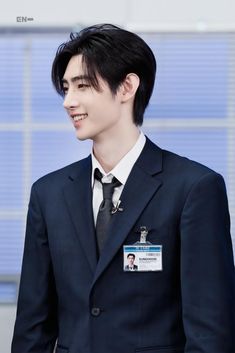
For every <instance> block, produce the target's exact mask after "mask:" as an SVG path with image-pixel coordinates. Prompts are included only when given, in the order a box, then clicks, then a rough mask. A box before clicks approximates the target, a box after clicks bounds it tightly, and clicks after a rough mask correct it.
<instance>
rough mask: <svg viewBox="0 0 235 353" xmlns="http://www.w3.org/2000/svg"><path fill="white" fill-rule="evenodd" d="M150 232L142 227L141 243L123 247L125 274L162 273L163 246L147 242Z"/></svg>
mask: <svg viewBox="0 0 235 353" xmlns="http://www.w3.org/2000/svg"><path fill="white" fill-rule="evenodd" d="M147 234H148V231H147V229H146V227H141V235H140V241H139V242H137V243H135V244H133V245H124V246H123V270H124V271H125V272H130V271H133V272H150V271H162V245H153V244H151V243H150V242H147V241H146V237H147Z"/></svg>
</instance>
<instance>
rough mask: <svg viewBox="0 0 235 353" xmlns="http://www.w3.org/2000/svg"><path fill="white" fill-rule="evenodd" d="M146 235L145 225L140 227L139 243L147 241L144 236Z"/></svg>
mask: <svg viewBox="0 0 235 353" xmlns="http://www.w3.org/2000/svg"><path fill="white" fill-rule="evenodd" d="M147 235H148V229H147V227H145V226H142V227H140V243H141V244H143V243H147V241H146V238H147Z"/></svg>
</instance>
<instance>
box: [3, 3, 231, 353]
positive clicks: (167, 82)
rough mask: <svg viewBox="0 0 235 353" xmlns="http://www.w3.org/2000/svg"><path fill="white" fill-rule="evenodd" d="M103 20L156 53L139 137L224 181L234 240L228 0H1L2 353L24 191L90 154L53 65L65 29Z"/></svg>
mask: <svg viewBox="0 0 235 353" xmlns="http://www.w3.org/2000/svg"><path fill="white" fill-rule="evenodd" d="M30 19H31V20H30ZM101 22H109V23H114V24H117V25H120V26H123V27H125V28H127V29H130V30H133V31H136V32H138V33H139V34H140V35H141V36H142V37H143V38H144V39H145V40H146V41H147V42H148V43H149V45H150V46H151V47H152V48H153V50H154V53H155V54H156V58H157V61H158V74H157V83H156V87H155V91H154V94H153V98H152V100H151V104H150V106H149V108H148V110H147V112H146V121H145V124H144V127H143V129H144V132H146V133H147V134H148V135H149V136H150V137H151V138H152V139H153V140H154V141H155V142H156V143H158V144H159V145H160V146H161V147H163V148H168V149H171V150H174V151H175V152H177V153H180V154H183V155H186V156H187V157H189V158H192V159H196V160H199V161H200V162H202V163H204V164H207V165H209V166H210V167H211V168H213V169H215V170H217V171H218V172H220V173H221V174H222V175H223V176H224V178H225V180H226V184H227V188H228V196H229V203H230V211H231V216H232V234H233V237H234V238H235V235H234V220H235V178H234V177H235V169H234V168H235V167H234V166H235V98H234V97H235V60H234V59H235V2H234V0H223V1H219V0H213V1H212V0H197V1H196V0H177V1H174V0H145V1H140V0H119V1H111V0H100V1H98V2H97V1H90V0H87V1H81V0H77V1H74V0H72V1H67V2H63V3H61V4H60V3H59V2H58V1H55V0H51V1H44V0H41V1H39V2H32V1H29V0H26V1H7V2H5V3H4V5H2V6H1V13H0V64H1V65H0V91H1V94H0V165H1V167H0V302H1V304H0V352H4V353H10V341H11V337H12V330H13V323H14V318H15V308H16V306H15V301H16V297H17V285H18V279H19V272H20V265H21V256H22V250H23V239H24V224H25V215H26V211H27V203H28V195H29V191H30V185H31V184H32V182H33V181H34V180H36V179H37V178H38V177H40V176H41V175H43V174H45V173H47V172H49V171H50V170H53V169H56V168H59V167H61V166H63V165H65V164H67V163H70V162H72V161H74V160H77V159H79V158H82V157H83V156H86V155H87V154H88V153H89V148H90V143H89V142H84V143H80V142H77V141H76V140H75V137H74V133H73V131H72V128H71V127H70V125H69V123H68V121H67V118H66V116H65V114H64V112H63V110H62V102H61V100H60V99H59V98H58V97H57V96H56V94H55V93H54V91H53V90H52V87H51V85H50V65H51V62H52V59H53V56H54V54H55V51H56V48H57V46H58V45H59V44H60V43H61V42H62V41H65V40H66V39H68V34H69V32H70V31H72V30H76V29H79V28H81V27H83V26H86V25H89V24H94V23H101ZM65 146H66V148H65ZM234 243H235V242H234Z"/></svg>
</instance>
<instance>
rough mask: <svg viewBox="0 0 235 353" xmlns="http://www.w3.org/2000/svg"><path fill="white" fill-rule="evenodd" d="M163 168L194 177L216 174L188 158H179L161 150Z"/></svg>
mask: <svg viewBox="0 0 235 353" xmlns="http://www.w3.org/2000/svg"><path fill="white" fill-rule="evenodd" d="M162 153H163V167H164V169H165V170H167V171H173V170H174V173H177V174H189V175H191V174H193V175H195V176H198V177H200V176H203V175H205V174H218V173H217V172H216V171H214V170H213V169H211V168H209V167H208V166H206V165H204V164H202V163H200V162H197V161H195V160H191V159H189V158H188V157H185V156H181V155H179V154H176V153H174V152H171V151H167V150H162Z"/></svg>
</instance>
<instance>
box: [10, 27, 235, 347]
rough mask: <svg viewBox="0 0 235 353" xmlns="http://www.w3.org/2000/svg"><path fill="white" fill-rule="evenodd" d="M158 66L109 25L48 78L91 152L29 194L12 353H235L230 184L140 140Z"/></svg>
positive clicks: (83, 39)
mask: <svg viewBox="0 0 235 353" xmlns="http://www.w3.org/2000/svg"><path fill="white" fill-rule="evenodd" d="M155 71H156V63H155V59H154V56H153V53H152V51H151V50H150V48H149V47H148V46H147V44H146V43H145V42H144V41H143V40H142V39H141V38H139V37H138V36H136V35H135V34H133V33H130V32H128V31H125V30H123V29H120V28H118V27H115V26H112V25H100V26H93V27H90V28H87V29H85V30H83V31H81V32H80V33H79V34H77V35H72V36H71V40H70V41H69V42H67V43H65V44H63V45H61V46H60V47H59V49H58V52H57V54H56V57H55V60H54V63H53V68H52V80H53V83H54V86H55V88H56V90H57V91H58V92H59V93H60V94H61V95H63V96H64V107H65V109H66V110H67V112H68V115H69V118H70V120H71V122H72V124H73V125H74V128H75V130H76V135H77V137H78V139H80V140H85V139H91V140H92V141H93V149H92V151H91V156H89V157H88V158H85V159H83V160H81V161H79V162H76V163H74V164H72V165H69V166H67V167H65V168H63V169H61V170H59V171H56V172H53V173H51V174H49V175H47V176H45V177H43V178H41V179H40V180H38V181H37V182H36V183H34V185H33V187H32V191H31V198H30V203H29V211H28V218H27V231H26V239H25V249H24V258H23V267H22V275H21V284H20V291H19V300H18V311H17V319H16V324H15V331H14V337H13V342H12V353H31V352H34V353H49V352H50V353H52V352H53V349H54V346H56V348H55V351H56V353H134V352H140V353H147V352H151V353H163V352H164V353H165V352H167V353H202V352H203V353H233V352H235V343H234V336H235V335H234V332H235V290H234V264H233V254H232V246H231V237H230V233H229V226H230V224H229V213H228V204H227V196H226V190H225V185H224V181H223V178H222V177H221V176H220V175H219V174H217V173H215V172H214V171H212V170H210V169H209V168H207V167H205V166H202V165H200V164H198V163H196V162H193V161H190V160H188V159H187V158H183V157H180V156H178V155H176V154H173V153H171V152H168V151H165V150H162V149H160V148H159V147H157V146H156V145H155V144H153V143H152V142H151V141H150V140H149V139H148V138H146V137H145V136H144V135H143V133H142V132H140V130H139V126H140V125H141V124H142V121H143V114H144V111H145V108H146V106H147V104H148V102H149V99H150V96H151V93H152V89H153V85H154V78H155ZM128 252H130V253H132V254H134V256H135V257H138V270H136V271H125V269H124V259H125V258H126V255H127V254H128Z"/></svg>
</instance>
